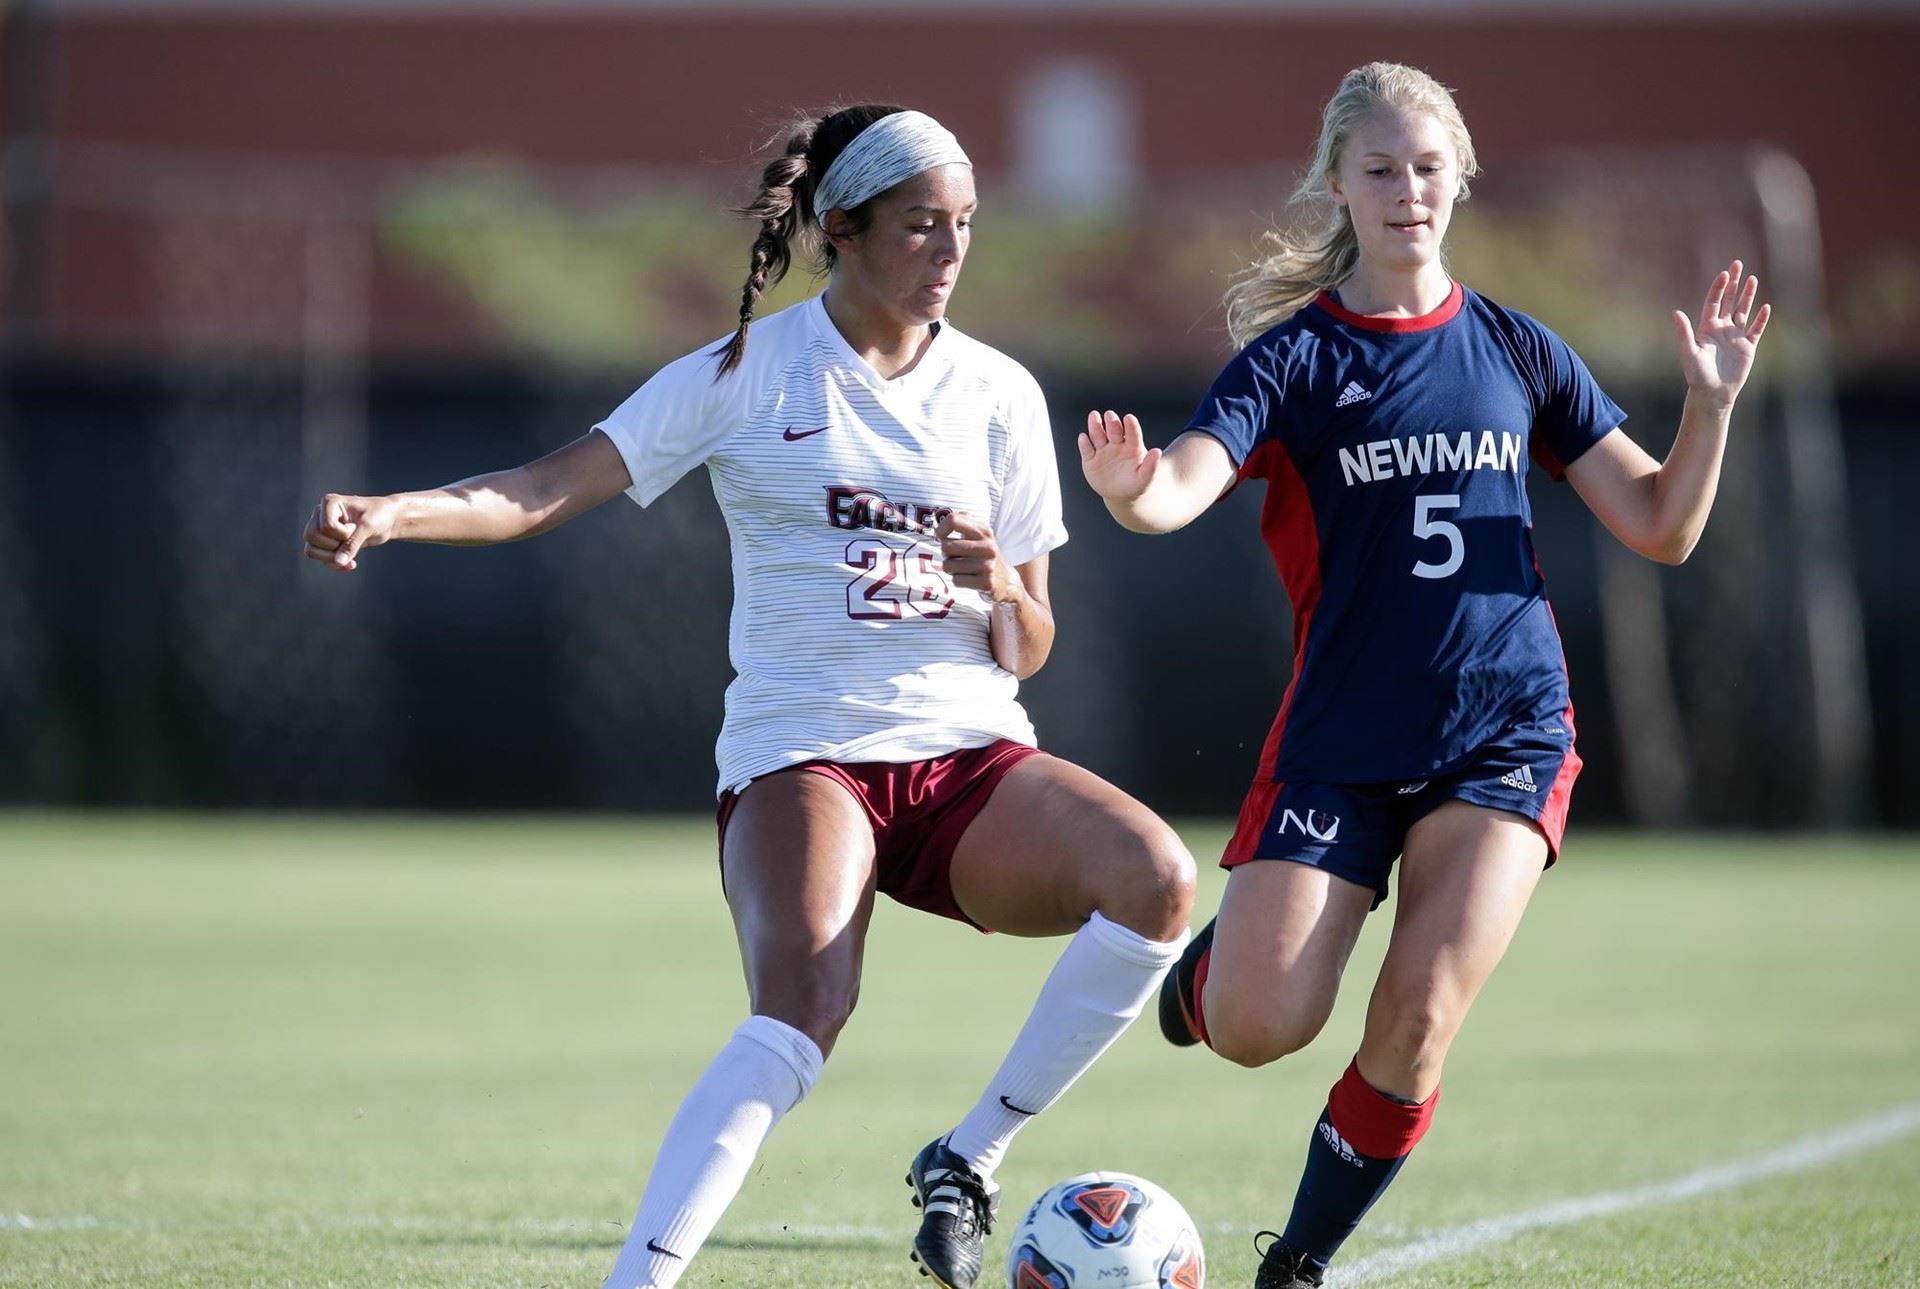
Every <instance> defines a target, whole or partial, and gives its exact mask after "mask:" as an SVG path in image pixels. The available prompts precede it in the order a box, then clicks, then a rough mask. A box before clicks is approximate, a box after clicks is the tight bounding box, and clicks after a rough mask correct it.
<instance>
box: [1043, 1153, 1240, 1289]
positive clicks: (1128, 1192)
mask: <svg viewBox="0 0 1920 1289" xmlns="http://www.w3.org/2000/svg"><path fill="white" fill-rule="evenodd" d="M1206 1279H1207V1261H1206V1255H1205V1254H1204V1253H1203V1252H1202V1251H1201V1248H1200V1230H1199V1228H1198V1227H1196V1226H1194V1224H1193V1219H1192V1218H1190V1217H1188V1216H1187V1210H1185V1209H1184V1208H1181V1207H1180V1202H1179V1201H1178V1200H1176V1199H1174V1197H1173V1196H1171V1195H1169V1194H1167V1193H1166V1192H1165V1191H1163V1190H1161V1189H1160V1188H1159V1187H1158V1186H1155V1185H1154V1184H1153V1183H1152V1182H1150V1181H1148V1180H1147V1179H1146V1178H1144V1177H1135V1176H1133V1175H1132V1174H1131V1173H1082V1174H1081V1175H1080V1176H1078V1177H1069V1178H1068V1179H1067V1180H1066V1181H1064V1182H1061V1183H1060V1184H1059V1185H1058V1186H1055V1187H1053V1188H1052V1189H1050V1190H1049V1191H1047V1193H1046V1194H1044V1195H1042V1196H1041V1197H1040V1198H1039V1199H1037V1200H1035V1201H1034V1202H1033V1207H1032V1208H1030V1209H1028V1210H1027V1213H1026V1216H1025V1217H1023V1218H1021V1219H1020V1225H1019V1226H1018V1227H1017V1228H1015V1230H1014V1232H1013V1238H1012V1240H1011V1241H1010V1242H1009V1244H1008V1247H1007V1284H1008V1286H1009V1289H1096V1287H1097V1289H1202V1287H1203V1286H1204V1285H1205V1284H1206Z"/></svg>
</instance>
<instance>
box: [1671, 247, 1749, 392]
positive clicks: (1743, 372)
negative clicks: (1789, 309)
mask: <svg viewBox="0 0 1920 1289" xmlns="http://www.w3.org/2000/svg"><path fill="white" fill-rule="evenodd" d="M1740 269H1741V265H1740V261H1739V260H1735V261H1734V262H1733V264H1732V265H1731V266H1730V267H1728V268H1726V269H1723V270H1722V271H1721V272H1720V273H1719V274H1717V275H1716V276H1715V277H1714V279H1713V283H1712V284H1711V285H1710V286H1708V287H1707V299H1706V302H1705V303H1704V304H1702V305H1701V306H1700V319H1699V321H1698V322H1697V323H1695V322H1692V321H1690V320H1688V318H1687V315H1686V314H1684V313H1682V312H1680V311H1679V310H1678V309H1675V310H1674V311H1673V326H1674V330H1675V331H1676V332H1677V333H1678V335H1679V339H1680V370H1681V372H1682V374H1684V375H1685V376H1686V378H1687V388H1688V389H1689V390H1691V391H1697V392H1699V393H1701V394H1705V395H1707V396H1708V397H1709V398H1711V399H1713V400H1714V401H1715V402H1716V403H1718V404H1720V405H1721V406H1723V407H1731V406H1732V405H1733V400H1734V399H1735V398H1737V397H1739V394H1740V387H1741V386H1743V385H1745V384H1746V383H1747V376H1748V375H1749V374H1750V373H1751V372H1752V371H1753V356H1754V352H1755V351H1756V350H1757V349H1758V348H1759V347H1760V336H1761V333H1763V332H1765V331H1766V329H1767V319H1768V318H1770V317H1772V316H1773V306H1772V305H1770V304H1763V305H1761V306H1760V308H1759V309H1758V310H1757V311H1756V310H1755V309H1754V307H1753V302H1754V300H1755V299H1756V298H1757V297H1758V296H1759V294H1760V279H1759V278H1757V277H1753V276H1748V277H1747V278H1745V279H1744V280H1743V279H1742V278H1741V276H1740Z"/></svg>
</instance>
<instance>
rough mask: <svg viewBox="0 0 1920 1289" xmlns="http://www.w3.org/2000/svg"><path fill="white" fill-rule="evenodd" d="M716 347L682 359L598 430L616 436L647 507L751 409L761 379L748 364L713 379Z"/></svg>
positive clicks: (635, 494) (637, 495) (636, 495)
mask: <svg viewBox="0 0 1920 1289" xmlns="http://www.w3.org/2000/svg"><path fill="white" fill-rule="evenodd" d="M712 349H713V346H708V347H707V348H705V349H699V350H696V351H695V352H693V353H690V354H688V355H687V356H686V357H684V358H677V359H675V360H674V361H673V362H670V363H668V364H667V365H666V366H665V367H662V368H661V369H660V370H659V371H658V372H655V373H654V376H653V379H651V380H649V381H648V382H647V383H646V384H644V385H642V386H641V387H640V388H639V389H637V390H635V391H634V392H633V393H632V394H630V395H629V396H628V397H627V400H626V401H625V402H624V403H622V404H620V406H618V407H616V408H614V409H613V411H612V413H610V414H609V415H608V416H607V419H606V420H604V421H601V422H600V423H599V424H598V425H596V426H594V427H593V428H594V429H596V430H599V431H600V432H601V433H602V434H605V435H606V436H607V437H608V438H609V439H611V440H613V446H614V447H616V448H618V449H619V450H620V456H621V458H622V459H623V460H625V461H626V463H627V473H628V475H629V476H631V477H632V479H633V486H632V487H630V488H628V489H627V495H628V496H629V497H632V498H633V499H634V500H635V501H636V502H638V503H640V504H641V505H642V506H646V505H651V504H652V503H653V500H654V498H656V497H658V496H659V495H660V494H661V493H663V492H665V491H666V490H667V489H668V488H670V487H672V486H673V485H674V484H675V483H676V482H677V481H678V480H679V478H680V476H681V475H684V474H686V473H687V472H688V471H689V470H691V469H693V468H694V467H695V466H697V465H699V464H701V463H702V462H704V461H705V460H706V459H707V458H708V457H709V456H711V455H713V452H714V451H715V449H717V448H718V447H719V446H720V445H721V444H722V443H724V442H725V441H726V439H727V436H728V435H730V434H732V433H733V432H734V430H736V429H738V428H739V426H740V424H741V423H742V422H743V421H744V420H745V419H746V415H747V413H748V412H749V411H750V410H751V408H750V407H749V406H748V403H749V401H750V400H751V398H752V395H753V392H754V388H755V385H756V382H755V381H754V380H752V379H751V376H750V373H748V372H747V371H746V370H745V369H744V366H743V367H742V369H739V370H736V371H734V372H732V373H731V374H729V375H726V376H721V377H720V378H719V379H718V380H715V379H714V374H715V373H716V372H717V371H718V370H719V363H720V359H719V358H718V357H717V356H716V355H714V353H713V352H712Z"/></svg>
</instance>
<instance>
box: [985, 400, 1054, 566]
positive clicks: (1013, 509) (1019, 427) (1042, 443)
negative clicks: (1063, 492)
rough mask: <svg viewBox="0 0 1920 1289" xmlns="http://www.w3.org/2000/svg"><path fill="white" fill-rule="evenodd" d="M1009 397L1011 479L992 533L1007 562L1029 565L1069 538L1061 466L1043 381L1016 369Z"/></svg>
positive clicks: (1008, 476)
mask: <svg viewBox="0 0 1920 1289" xmlns="http://www.w3.org/2000/svg"><path fill="white" fill-rule="evenodd" d="M1014 372H1015V375H1014V376H1013V378H1012V379H1011V380H1010V381H1009V384H1010V385H1011V387H1012V388H1011V390H1010V392H1009V395H1008V398H1007V405H1006V415H1007V430H1008V439H1009V444H1008V451H1007V478H1006V482H1005V483H1004V484H1003V485H1002V487H1001V490H1000V512H999V514H997V515H995V516H994V518H993V532H994V537H995V539H996V540H997V541H998V542H999V544H1000V553H1001V554H1002V555H1003V556H1005V557H1006V560H1007V562H1008V563H1009V564H1013V565H1020V564H1025V563H1026V562H1027V561H1028V560H1033V559H1038V558H1039V557H1040V556H1042V555H1045V554H1046V553H1047V552H1048V551H1051V550H1053V549H1055V548H1056V547H1059V546H1062V545H1064V544H1065V543H1066V540H1067V525H1066V522H1065V521H1064V520H1063V519H1062V517H1061V512H1060V467H1059V463H1058V462H1057V461H1056V459H1055V457H1054V451H1053V422H1052V420H1051V419H1050V418H1049V417H1048V415H1047V400H1046V397H1045V396H1044V395H1042V394H1041V392H1040V385H1039V382H1037V381H1035V380H1034V379H1033V377H1032V376H1031V375H1030V374H1028V372H1027V370H1026V369H1025V368H1024V367H1020V366H1018V365H1017V364H1015V365H1014Z"/></svg>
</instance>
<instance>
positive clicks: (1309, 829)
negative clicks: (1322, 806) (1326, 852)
mask: <svg viewBox="0 0 1920 1289" xmlns="http://www.w3.org/2000/svg"><path fill="white" fill-rule="evenodd" d="M1295 829H1297V830H1299V831H1300V832H1302V833H1305V834H1306V835H1307V836H1309V837H1311V838H1313V839H1314V840H1315V841H1332V840H1333V839H1334V838H1335V837H1337V836H1339V835H1340V816H1339V815H1330V814H1328V813H1327V812H1326V811H1324V810H1309V811H1307V813H1306V814H1304V815H1302V814H1301V813H1300V812H1299V811H1297V810H1295V809H1294V808H1293V807H1291V806H1289V807H1287V808H1286V809H1285V810H1282V811H1281V812H1280V835H1281V836H1283V837H1284V836H1286V835H1287V833H1288V832H1289V831H1291V830H1295Z"/></svg>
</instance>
